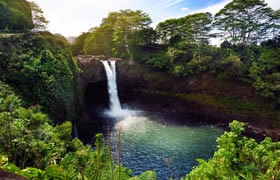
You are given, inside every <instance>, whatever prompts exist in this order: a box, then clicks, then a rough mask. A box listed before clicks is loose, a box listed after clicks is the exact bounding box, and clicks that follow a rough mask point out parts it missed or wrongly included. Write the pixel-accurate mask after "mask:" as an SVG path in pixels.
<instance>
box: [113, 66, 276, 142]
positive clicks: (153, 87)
mask: <svg viewBox="0 0 280 180" xmlns="http://www.w3.org/2000/svg"><path fill="white" fill-rule="evenodd" d="M117 71H118V88H119V96H120V99H121V101H122V103H125V104H128V105H130V106H136V107H138V108H142V109H146V110H149V111H163V112H191V113H194V114H197V115H203V116H206V117H207V119H208V120H209V121H210V122H214V123H215V124H224V125H226V126H227V124H228V122H231V121H233V120H235V119H236V120H239V121H243V122H246V124H247V131H248V132H249V133H252V134H259V135H261V136H263V135H265V136H271V137H274V138H275V139H276V138H278V137H279V135H280V131H279V129H280V119H279V118H280V111H277V110H273V109H270V107H269V102H267V101H266V100H264V99H262V98H261V97H259V96H258V95H257V93H256V92H255V90H254V89H253V88H252V87H251V86H250V85H249V84H246V83H240V82H238V81H234V80H219V79H217V78H216V77H215V76H213V75H211V74H210V73H204V74H197V75H190V76H188V77H185V78H172V77H170V76H168V75H167V74H166V73H164V72H155V71H154V70H150V69H149V68H148V67H147V66H146V65H141V64H138V63H133V62H131V61H118V62H117Z"/></svg>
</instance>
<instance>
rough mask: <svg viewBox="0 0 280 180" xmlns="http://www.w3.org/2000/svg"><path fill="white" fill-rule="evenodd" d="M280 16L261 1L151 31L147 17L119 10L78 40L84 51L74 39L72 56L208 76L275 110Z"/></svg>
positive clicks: (233, 5) (279, 101)
mask: <svg viewBox="0 0 280 180" xmlns="http://www.w3.org/2000/svg"><path fill="white" fill-rule="evenodd" d="M279 12H280V11H279V10H278V11H274V10H272V9H271V8H269V7H267V4H266V3H265V2H264V1H263V0H245V1H244V0H242V1H241V0H233V1H232V2H230V3H228V4H227V5H226V6H225V7H224V8H223V9H221V10H220V11H219V12H218V13H217V14H216V15H214V16H213V15H212V14H210V13H196V14H190V15H187V16H185V17H182V18H177V19H168V20H166V21H164V22H161V23H159V24H158V25H157V27H156V28H155V29H153V28H151V27H149V26H148V25H149V24H150V23H151V21H150V19H149V17H148V15H147V14H145V13H142V12H140V11H130V10H122V11H119V12H112V13H110V14H109V16H108V17H107V18H105V19H104V20H103V22H102V24H101V25H100V27H97V28H94V29H92V30H91V31H90V32H88V34H87V37H85V34H83V35H82V36H81V37H80V38H85V39H84V40H83V41H85V43H84V45H83V46H82V45H81V41H80V38H78V39H77V41H76V42H75V43H74V45H73V52H82V53H85V54H93V55H107V56H117V57H121V58H130V59H133V60H134V61H138V62H141V63H145V64H147V65H148V66H150V67H151V68H154V69H158V70H161V71H165V72H168V73H169V75H170V76H174V77H186V76H188V75H190V74H200V73H203V72H210V73H212V74H214V75H216V77H218V78H220V79H234V80H238V81H242V82H246V83H249V84H251V85H252V86H253V87H254V88H255V89H256V90H257V91H258V92H259V94H260V95H261V96H263V97H265V98H267V99H268V100H269V101H270V102H272V103H271V106H272V107H274V108H277V107H279V104H280V99H279V98H280V89H279V83H280V79H279V68H280V57H279V54H280V53H279V44H280V43H279V32H280V14H279ZM119 27H123V29H126V31H121V32H123V33H126V34H125V36H124V34H122V35H121V34H119V33H118V32H119V31H120V29H118V28H119ZM212 30H215V31H212ZM124 37H125V38H124ZM212 37H216V38H220V39H222V40H223V43H222V44H221V46H220V47H216V46H213V45H210V44H209V42H210V41H211V38H212ZM118 39H122V40H125V41H124V42H122V43H121V42H119V41H118ZM120 45H121V46H120ZM75 46H77V47H79V50H77V49H75ZM82 47H83V51H82V50H81V49H82Z"/></svg>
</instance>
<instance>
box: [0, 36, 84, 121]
mask: <svg viewBox="0 0 280 180" xmlns="http://www.w3.org/2000/svg"><path fill="white" fill-rule="evenodd" d="M0 47H1V54H0V80H2V81H4V82H6V83H8V84H9V85H10V86H13V87H15V88H16V91H17V93H18V94H19V95H21V96H22V98H23V99H24V102H25V104H26V105H28V106H30V105H33V104H40V105H41V106H42V107H43V110H44V112H48V113H50V115H51V117H52V118H53V119H55V120H56V121H57V122H59V121H60V122H63V121H65V120H67V119H68V120H74V119H75V112H77V109H76V108H78V107H75V106H73V102H74V101H76V100H77V101H76V102H77V105H78V104H81V99H80V97H79V96H80V94H79V93H81V85H80V81H79V69H78V67H77V64H76V61H75V59H73V58H72V56H71V53H70V52H69V50H68V49H67V48H66V47H67V44H66V42H65V41H63V39H62V38H61V37H60V36H55V35H52V34H50V33H41V34H25V35H17V36H0ZM31 82H32V83H31Z"/></svg>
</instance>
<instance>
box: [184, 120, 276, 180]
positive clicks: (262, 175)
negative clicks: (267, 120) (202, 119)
mask: <svg viewBox="0 0 280 180" xmlns="http://www.w3.org/2000/svg"><path fill="white" fill-rule="evenodd" d="M230 128H231V130H232V131H231V132H225V133H224V135H222V136H221V137H220V138H218V139H217V142H218V151H216V152H215V154H214V157H213V158H211V159H209V160H208V162H206V161H204V160H198V161H199V163H200V165H199V166H197V167H195V168H194V169H193V171H192V172H191V173H190V174H188V175H187V176H186V179H188V180H191V179H199V178H200V179H225V178H227V179H260V180H261V179H277V178H279V177H280V176H279V172H280V166H279V165H280V161H279V157H280V156H277V155H278V153H279V151H280V143H279V142H272V141H271V138H266V139H265V140H264V141H262V142H261V143H260V144H258V143H257V142H256V141H255V140H254V139H248V138H247V137H244V136H241V133H242V132H243V131H244V123H240V122H238V121H233V122H232V123H230Z"/></svg>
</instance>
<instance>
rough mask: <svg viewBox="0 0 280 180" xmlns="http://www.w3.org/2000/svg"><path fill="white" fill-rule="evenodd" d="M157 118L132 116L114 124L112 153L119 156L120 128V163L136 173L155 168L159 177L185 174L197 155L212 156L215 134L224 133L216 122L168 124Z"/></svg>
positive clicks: (201, 156)
mask: <svg viewBox="0 0 280 180" xmlns="http://www.w3.org/2000/svg"><path fill="white" fill-rule="evenodd" d="M154 118H155V116H149V115H138V116H129V117H126V118H123V120H122V121H119V122H117V123H116V124H115V125H114V129H113V133H112V136H113V137H112V151H113V156H114V157H115V158H116V157H117V154H116V150H117V140H118V137H117V135H118V132H117V131H118V129H121V132H122V133H121V163H122V164H123V165H124V166H125V167H128V168H130V169H134V170H135V172H134V174H135V175H138V174H141V173H142V172H143V171H147V170H154V171H155V172H156V173H157V174H158V179H168V178H167V177H170V176H171V175H172V174H173V177H177V176H178V175H179V176H180V177H184V176H185V174H187V173H188V172H190V171H191V170H192V167H193V166H195V165H197V162H196V160H195V159H197V158H200V159H205V160H207V159H208V158H210V157H211V156H213V153H214V151H215V150H216V138H217V137H218V136H220V135H221V134H222V133H223V130H221V129H218V128H216V127H215V126H197V127H189V126H169V125H165V124H163V123H158V122H157V121H155V119H154ZM168 164H169V165H170V164H171V168H170V169H168Z"/></svg>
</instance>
